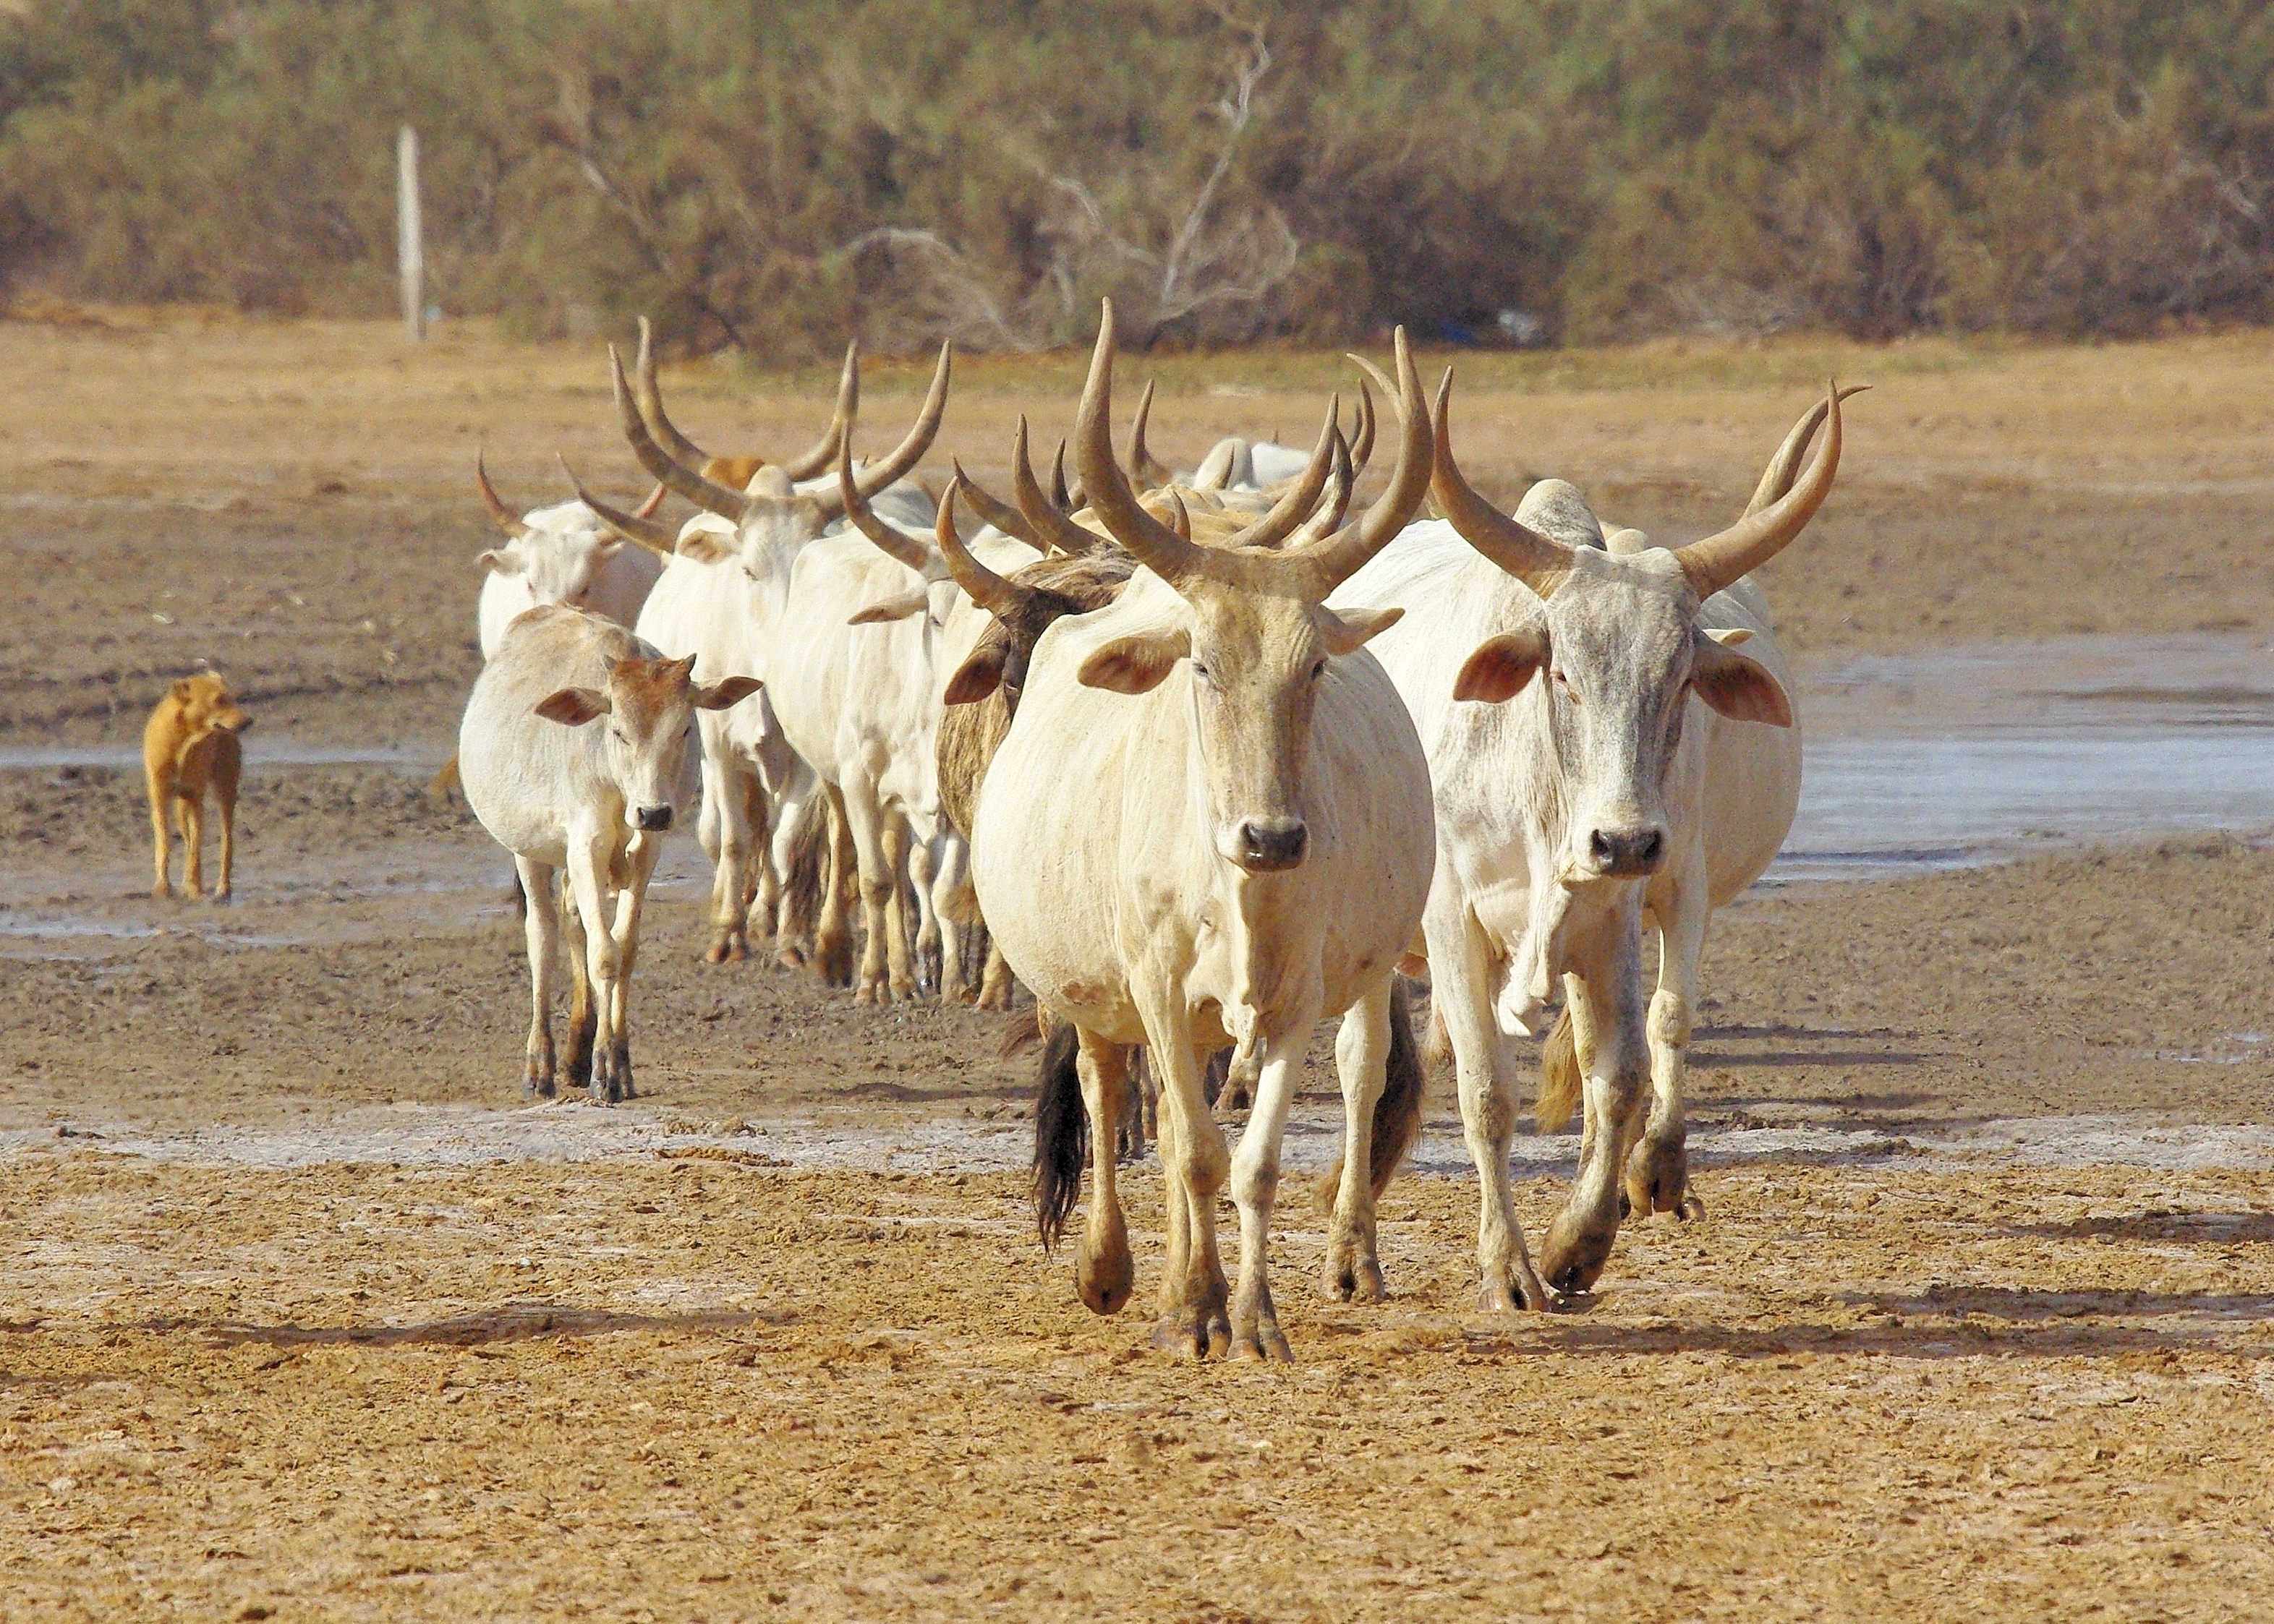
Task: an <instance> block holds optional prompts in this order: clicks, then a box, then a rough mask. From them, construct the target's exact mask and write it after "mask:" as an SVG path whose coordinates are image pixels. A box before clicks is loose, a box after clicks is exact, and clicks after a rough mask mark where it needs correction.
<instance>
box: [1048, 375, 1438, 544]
mask: <svg viewBox="0 0 2274 1624" xmlns="http://www.w3.org/2000/svg"><path fill="white" fill-rule="evenodd" d="M1352 359H1353V360H1356V361H1358V362H1359V365H1361V366H1364V367H1365V368H1366V369H1367V371H1368V372H1372V373H1374V377H1375V378H1377V379H1379V380H1381V383H1382V391H1383V393H1385V394H1387V395H1389V396H1390V397H1391V398H1392V399H1395V398H1396V397H1397V386H1396V385H1395V384H1392V383H1391V382H1390V381H1389V380H1388V379H1386V378H1383V377H1382V372H1381V370H1380V369H1379V368H1377V367H1376V366H1375V365H1374V363H1372V362H1371V361H1367V360H1366V359H1364V358H1363V357H1356V356H1354V357H1352ZM1152 417H1153V384H1152V382H1151V380H1147V382H1146V385H1145V393H1144V394H1143V395H1140V396H1139V397H1138V400H1137V417H1136V419H1135V421H1133V423H1131V424H1130V425H1129V471H1130V473H1131V475H1133V477H1136V478H1137V479H1140V480H1141V481H1143V482H1144V483H1145V484H1147V485H1154V486H1160V485H1169V484H1171V483H1172V482H1173V481H1174V480H1175V478H1176V474H1175V472H1174V471H1173V470H1171V469H1170V468H1169V466H1168V465H1167V464H1166V463H1164V462H1162V461H1161V460H1160V459H1159V458H1158V457H1156V456H1155V455H1153V452H1152V448H1151V447H1148V446H1147V445H1146V443H1145V430H1146V427H1147V425H1148V424H1150V423H1151V421H1152ZM1336 426H1337V430H1338V431H1339V429H1340V427H1341V414H1340V413H1339V412H1337V414H1336ZM1348 450H1349V456H1350V462H1351V464H1352V477H1353V478H1355V477H1356V476H1357V475H1359V474H1362V473H1364V472H1366V465H1367V462H1368V461H1369V460H1370V459H1371V458H1372V457H1373V455H1374V391H1373V390H1371V389H1369V388H1367V387H1366V383H1365V381H1364V380H1360V381H1359V386H1358V409H1357V413H1356V415H1355V417H1353V418H1352V425H1351V436H1350V440H1349V447H1348ZM1201 488H1202V489H1207V488H1209V486H1206V485H1203V486H1202V487H1201ZM1272 493H1273V494H1274V495H1277V494H1279V493H1280V490H1279V488H1278V487H1275V488H1274V490H1273V492H1272ZM1058 506H1059V507H1060V508H1065V509H1066V510H1067V511H1069V512H1071V511H1072V510H1073V508H1074V507H1076V506H1079V504H1077V503H1073V502H1071V501H1070V500H1068V498H1067V495H1066V491H1065V446H1063V445H1061V446H1059V447H1058Z"/></svg>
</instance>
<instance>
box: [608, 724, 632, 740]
mask: <svg viewBox="0 0 2274 1624" xmlns="http://www.w3.org/2000/svg"><path fill="white" fill-rule="evenodd" d="M608 737H609V738H611V739H614V741H616V742H617V743H618V744H629V743H630V742H631V739H630V738H629V735H627V734H626V733H625V732H624V730H623V729H622V728H621V727H611V728H610V729H608Z"/></svg>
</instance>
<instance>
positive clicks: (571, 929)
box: [528, 868, 599, 1088]
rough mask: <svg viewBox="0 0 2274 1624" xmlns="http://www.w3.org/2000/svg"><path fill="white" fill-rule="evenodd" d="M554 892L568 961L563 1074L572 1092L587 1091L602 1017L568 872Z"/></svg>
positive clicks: (582, 921) (579, 915) (581, 922)
mask: <svg viewBox="0 0 2274 1624" xmlns="http://www.w3.org/2000/svg"><path fill="white" fill-rule="evenodd" d="M554 891H555V898H554V906H555V907H557V909H558V910H559V918H560V921H561V942H562V944H563V945H564V946H565V948H566V950H567V953H568V959H569V1052H568V1053H567V1055H566V1056H563V1057H562V1060H561V1071H563V1072H564V1073H565V1074H566V1075H567V1076H568V1079H569V1086H570V1087H571V1088H584V1087H586V1086H589V1085H590V1084H591V1080H592V1040H593V1034H595V1033H596V1032H597V1031H598V1030H599V1014H598V1013H597V1012H596V1011H594V1009H593V1007H592V976H591V968H590V966H589V963H588V961H587V960H586V959H585V957H584V952H585V948H584V915H583V914H579V913H577V912H576V897H575V896H574V895H572V894H571V893H570V891H569V874H568V870H567V869H565V868H564V869H562V870H561V873H560V876H559V878H558V881H557V883H556V884H555V886H554ZM528 906H535V905H534V904H529V905H528Z"/></svg>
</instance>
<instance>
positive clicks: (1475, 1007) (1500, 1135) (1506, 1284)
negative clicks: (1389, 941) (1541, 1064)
mask: <svg viewBox="0 0 2274 1624" xmlns="http://www.w3.org/2000/svg"><path fill="white" fill-rule="evenodd" d="M1428 923H1429V926H1430V930H1429V984H1430V993H1429V997H1430V1006H1431V1009H1432V1011H1433V1012H1434V1016H1435V1018H1436V1019H1438V1020H1440V1021H1442V1022H1443V1023H1444V1027H1445V1035H1446V1038H1447V1039H1448V1040H1449V1042H1450V1044H1451V1047H1452V1050H1453V1075H1454V1079H1455V1084H1456V1088H1457V1093H1458V1094H1459V1098H1460V1102H1461V1137H1462V1138H1463V1139H1465V1140H1466V1141H1467V1143H1468V1147H1469V1159H1470V1160H1471V1161H1472V1162H1475V1163H1476V1169H1477V1278H1478V1281H1479V1282H1480V1285H1479V1288H1478V1299H1477V1300H1478V1305H1479V1306H1480V1307H1481V1308H1482V1309H1483V1310H1484V1311H1485V1312H1487V1313H1513V1312H1516V1310H1517V1309H1519V1308H1539V1309H1544V1308H1546V1307H1547V1291H1546V1289H1543V1288H1542V1287H1541V1285H1540V1275H1539V1274H1538V1273H1537V1272H1536V1271H1535V1270H1534V1269H1533V1267H1532V1252H1531V1250H1530V1248H1528V1247H1527V1246H1526V1245H1525V1242H1524V1223H1523V1221H1522V1220H1521V1219H1519V1218H1518V1217H1517V1212H1516V1187H1515V1181H1514V1180H1513V1179H1512V1178H1511V1177H1510V1174H1509V1167H1508V1155H1509V1150H1510V1146H1511V1145H1512V1143H1513V1142H1514V1140H1515V1139H1516V1114H1517V1113H1516V1094H1517V1088H1516V1074H1515V1068H1514V1066H1513V1065H1512V1064H1510V1058H1509V1056H1508V1052H1507V1045H1506V1044H1505V1043H1504V1042H1503V1041H1502V1037H1501V1032H1500V1027H1499V1026H1498V1024H1497V1023H1496V1022H1495V1019H1494V1018H1493V992H1492V966H1493V958H1492V950H1491V944H1490V943H1488V942H1487V940H1486V938H1485V934H1484V932H1483V930H1481V929H1480V928H1479V927H1478V925H1477V922H1476V921H1475V918H1474V917H1473V916H1472V914H1470V912H1469V910H1468V907H1467V906H1466V905H1465V903H1463V902H1461V901H1460V900H1459V898H1457V896H1455V897H1454V898H1452V899H1451V903H1450V906H1449V907H1448V908H1447V909H1446V911H1445V912H1444V913H1443V914H1437V915H1433V916H1432V917H1431V919H1430V920H1429V921H1428Z"/></svg>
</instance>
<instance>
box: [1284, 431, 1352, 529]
mask: <svg viewBox="0 0 2274 1624" xmlns="http://www.w3.org/2000/svg"><path fill="white" fill-rule="evenodd" d="M1357 488H1358V469H1357V466H1356V464H1355V463H1354V462H1352V458H1351V448H1350V442H1349V441H1348V440H1344V438H1343V435H1342V430H1341V428H1340V427H1339V426H1337V428H1336V430H1335V472H1334V477H1333V479H1331V480H1330V481H1329V483H1328V485H1327V500H1325V502H1323V503H1322V504H1321V506H1320V508H1319V510H1318V511H1317V512H1316V513H1314V514H1313V515H1311V516H1310V517H1309V518H1308V519H1306V520H1305V521H1304V522H1303V528H1302V529H1300V530H1297V531H1296V532H1295V539H1294V542H1293V545H1295V546H1297V547H1303V546H1307V545H1310V544H1311V543H1312V542H1314V541H1317V540H1319V539H1320V538H1322V537H1327V536H1331V535H1333V534H1334V533H1335V531H1336V530H1337V529H1339V528H1340V527H1341V525H1342V522H1343V520H1344V518H1345V517H1347V516H1348V515H1349V513H1350V505H1351V497H1352V494H1353V493H1354V492H1356V490H1357Z"/></svg>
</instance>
